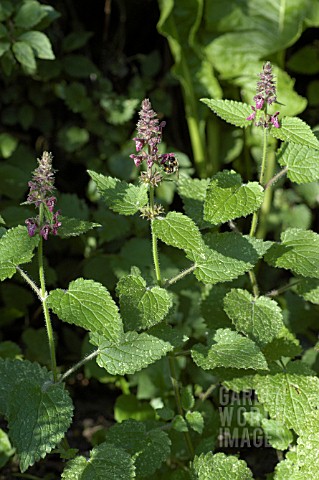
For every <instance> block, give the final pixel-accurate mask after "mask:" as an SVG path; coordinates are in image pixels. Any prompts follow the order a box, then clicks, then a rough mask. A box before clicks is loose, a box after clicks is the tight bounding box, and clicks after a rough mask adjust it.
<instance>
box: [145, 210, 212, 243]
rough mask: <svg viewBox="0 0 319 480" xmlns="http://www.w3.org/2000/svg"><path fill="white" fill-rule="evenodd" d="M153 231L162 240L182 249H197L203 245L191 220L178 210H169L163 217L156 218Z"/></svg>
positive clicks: (198, 232)
mask: <svg viewBox="0 0 319 480" xmlns="http://www.w3.org/2000/svg"><path fill="white" fill-rule="evenodd" d="M153 232H154V233H155V235H156V236H157V237H158V238H159V239H160V240H162V242H165V243H167V245H172V246H173V247H176V248H181V249H182V250H191V251H199V250H201V249H202V248H203V245H204V242H203V239H202V236H201V234H200V231H199V229H198V227H197V226H196V225H195V223H194V222H193V220H191V219H190V218H188V217H187V216H186V215H183V214H182V213H179V212H169V213H168V214H167V215H166V217H165V218H156V219H155V220H154V221H153Z"/></svg>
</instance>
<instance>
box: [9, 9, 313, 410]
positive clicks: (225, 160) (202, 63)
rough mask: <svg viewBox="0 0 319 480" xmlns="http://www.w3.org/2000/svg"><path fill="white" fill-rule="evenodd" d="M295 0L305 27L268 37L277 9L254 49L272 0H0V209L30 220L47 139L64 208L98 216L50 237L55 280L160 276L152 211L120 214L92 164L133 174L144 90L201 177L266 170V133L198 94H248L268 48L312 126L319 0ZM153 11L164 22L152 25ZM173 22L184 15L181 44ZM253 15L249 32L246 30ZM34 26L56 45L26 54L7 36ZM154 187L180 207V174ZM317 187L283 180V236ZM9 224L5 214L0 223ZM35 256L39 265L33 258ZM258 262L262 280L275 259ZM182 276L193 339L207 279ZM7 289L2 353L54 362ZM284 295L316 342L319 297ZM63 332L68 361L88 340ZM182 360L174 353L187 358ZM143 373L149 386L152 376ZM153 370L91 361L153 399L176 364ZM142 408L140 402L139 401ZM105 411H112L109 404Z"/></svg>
mask: <svg viewBox="0 0 319 480" xmlns="http://www.w3.org/2000/svg"><path fill="white" fill-rule="evenodd" d="M23 4H24V5H29V6H30V5H31V4H32V5H33V7H32V8H33V10H32V11H31V12H27V13H26V14H25V16H21V19H20V23H19V22H18V25H17V22H15V23H14V22H13V19H14V18H16V15H17V14H18V12H19V9H21V6H22V5H23ZM287 4H289V8H297V6H298V5H299V7H298V8H299V9H297V11H296V12H297V13H296V16H297V19H296V18H295V19H294V21H291V25H292V27H295V26H296V25H297V24H298V25H299V27H298V28H296V29H295V30H293V29H292V28H291V29H290V30H292V31H291V32H290V33H289V32H288V33H287V32H286V34H287V36H286V39H285V42H283V41H282V42H281V43H280V41H281V40H280V38H279V39H278V38H277V39H275V40H274V38H271V34H272V30H271V24H272V20H273V19H272V16H271V15H270V16H269V18H268V21H269V23H268V26H270V27H269V35H268V38H267V39H266V41H265V45H266V46H265V45H263V44H262V47H263V49H262V50H261V51H260V52H258V51H257V52H256V51H251V44H252V43H254V41H255V43H256V44H257V43H258V42H257V41H256V39H257V38H258V39H259V38H263V37H262V34H263V32H264V35H265V30H264V27H265V23H263V22H264V20H265V18H267V9H268V8H270V7H269V5H270V2H264V1H263V2H259V1H257V2H255V6H254V8H252V2H249V1H242V2H228V3H227V5H226V4H225V2H214V8H215V9H216V10H215V11H213V10H211V7H210V5H211V2H209V1H207V2H205V3H204V2H201V1H190V2H184V3H183V2H175V4H174V8H175V10H174V15H175V16H174V15H173V14H172V11H170V12H169V13H168V14H167V12H166V13H165V11H166V10H169V9H170V8H171V7H172V5H173V2H171V1H167V2H165V0H162V2H157V1H155V0H143V1H141V0H116V1H115V0H114V1H111V0H109V1H108V0H106V1H104V0H94V1H91V2H87V1H85V0H80V1H78V0H68V1H60V0H58V1H55V2H50V1H48V2H44V1H43V2H41V3H38V2H36V1H33V0H29V1H26V2H22V1H21V0H14V1H7V0H3V1H2V2H1V5H0V71H1V77H0V87H1V88H0V103H1V110H0V116H1V127H0V157H1V158H0V195H1V197H0V198H1V211H0V213H1V215H2V217H3V219H4V220H5V222H6V225H5V227H12V226H15V225H18V224H21V223H22V224H23V223H24V220H25V219H26V218H27V217H29V216H32V215H33V211H32V210H30V208H29V207H28V208H27V207H26V206H24V205H22V206H19V203H22V202H23V201H24V200H25V196H26V192H27V183H28V181H29V179H30V175H31V173H30V172H31V171H32V170H33V169H34V167H35V165H36V157H37V156H40V155H41V153H42V151H43V150H44V149H46V150H50V151H52V152H53V155H54V167H55V168H56V169H57V171H58V172H57V175H56V186H57V189H58V191H59V192H60V193H59V195H58V207H59V208H60V209H61V211H62V214H64V215H67V216H70V217H75V218H80V219H83V220H91V221H95V222H99V223H100V224H102V225H103V227H101V228H100V229H97V230H96V231H94V233H90V234H89V235H86V236H85V237H81V238H74V239H69V240H67V241H62V240H61V239H59V238H53V239H50V241H49V242H48V243H47V245H46V255H47V259H48V265H47V269H46V272H47V280H48V282H47V283H48V286H49V287H52V286H59V287H66V286H67V284H68V283H69V281H71V280H72V279H74V278H76V277H77V276H83V277H84V278H93V279H95V280H97V281H100V282H101V283H103V284H104V285H106V286H107V287H108V288H109V289H110V290H111V291H113V292H114V288H115V285H116V282H117V281H118V279H119V278H120V277H121V276H122V275H123V274H124V273H128V272H129V271H130V268H131V265H133V264H134V265H136V266H138V267H139V268H140V269H141V271H142V272H143V274H144V275H146V276H151V275H152V273H151V270H152V260H151V256H150V254H149V255H148V253H145V252H148V251H149V252H150V249H149V241H148V240H147V238H148V233H147V232H148V226H147V225H145V223H146V222H142V221H141V220H140V219H139V218H137V217H134V218H126V217H121V218H118V217H117V216H115V215H114V214H113V213H112V212H111V211H109V210H107V209H106V207H105V206H104V204H102V203H100V201H99V199H98V195H97V193H96V190H95V187H94V185H93V183H92V182H91V181H89V176H88V174H87V173H86V170H87V169H92V170H94V171H98V172H101V173H103V174H110V175H112V176H116V177H118V178H120V179H124V180H130V181H135V180H136V179H137V172H136V169H135V168H134V164H133V162H132V161H131V160H130V159H129V154H130V153H132V152H133V142H132V141H131V139H132V137H133V135H134V131H135V123H136V119H137V115H136V112H137V110H138V109H139V106H140V103H141V100H142V99H143V98H145V97H150V99H151V101H152V105H153V107H154V109H155V110H156V111H157V112H158V113H159V117H160V118H165V120H166V121H167V127H166V129H165V141H166V142H167V143H168V146H167V148H166V150H168V151H177V152H179V154H178V158H179V161H180V165H181V168H180V171H181V175H184V176H191V175H193V174H195V175H196V174H197V175H199V176H201V177H205V176H207V175H211V174H212V173H215V172H216V171H217V170H219V169H223V168H227V169H230V168H232V167H234V168H235V169H236V170H237V171H238V172H240V173H241V175H242V177H243V179H248V178H252V177H254V175H255V174H256V172H257V171H258V163H257V162H258V158H259V154H260V144H258V142H257V143H253V140H252V137H251V136H250V135H249V132H248V133H244V132H242V131H240V132H238V131H237V129H235V128H232V127H230V126H227V125H225V124H224V123H223V122H222V121H219V120H218V119H216V117H215V116H214V115H213V114H212V113H211V112H210V111H209V109H207V108H206V106H203V105H200V104H199V101H198V100H199V98H201V97H203V96H207V97H209V96H211V97H215V98H221V97H224V98H233V99H243V100H245V101H246V102H250V101H251V100H250V99H251V98H252V96H253V94H254V88H255V87H254V85H255V81H256V73H257V72H258V71H259V70H260V65H261V64H262V62H263V61H264V60H271V61H272V62H274V64H276V65H277V66H278V67H279V68H280V71H278V72H276V75H277V76H278V80H279V82H278V91H279V95H278V98H279V101H282V103H284V104H285V105H284V106H283V109H284V110H285V114H288V115H295V114H299V115H300V116H301V117H302V118H304V119H305V121H307V122H308V123H309V124H310V125H312V126H313V127H315V126H316V123H317V121H318V120H317V119H318V100H319V98H318V91H319V89H318V86H319V85H318V80H317V75H318V72H319V60H318V58H319V55H318V44H317V43H316V37H317V33H318V29H317V27H318V25H319V7H318V2H317V1H316V2H314V1H311V0H310V1H306V0H304V1H303V2H299V3H298V2H294V1H291V2H287ZM297 4H298V5H297ZM39 6H40V7H39ZM226 7H227V8H226ZM30 8H31V7H30ZM258 8H260V16H259V13H258ZM225 9H226V10H225ZM301 11H303V12H304V13H303V14H302V15H303V18H301V16H302V15H301ZM263 14H265V17H263ZM20 15H21V14H20ZM298 15H299V17H298ZM288 17H289V15H288ZM196 18H197V19H198V21H196ZM256 18H257V20H258V21H259V22H260V23H259V24H258V21H256ZM159 20H160V24H159V30H160V32H161V33H159V32H158V30H157V24H158V22H159ZM172 22H175V25H177V27H178V29H177V30H178V33H179V37H178V39H177V43H176V38H174V29H173V28H172ZM247 22H248V23H247ZM249 22H250V23H249ZM294 22H295V23H294ZM248 26H249V27H250V29H251V31H249V29H248V33H247V31H245V32H244V30H247V28H248ZM259 27H260V28H259ZM307 27H308V28H307ZM309 27H311V28H309ZM258 29H259V30H258ZM30 30H31V31H37V32H42V33H43V34H45V35H47V37H48V39H50V42H51V44H52V52H53V53H52V52H51V50H50V46H49V45H47V44H45V45H46V49H45V51H42V50H41V51H40V50H37V49H36V48H35V49H34V48H33V50H32V51H31V53H30V51H29V50H28V51H27V53H26V52H25V50H24V51H23V52H22V53H23V54H19V51H18V50H17V47H15V48H13V45H14V44H15V43H16V42H19V41H21V35H22V39H23V35H25V34H26V33H27V32H30ZM288 30H289V28H288ZM190 32H191V34H190ZM227 35H229V36H227ZM236 35H239V37H236ZM165 37H166V38H165ZM24 38H26V37H24ZM238 38H239V39H240V42H241V44H240V46H241V48H242V53H239V54H238V55H237V56H236V51H235V50H233V49H232V48H235V47H236V39H237V40H238ZM19 39H20V40H19ZM42 40H43V39H42ZM276 41H277V44H276ZM174 42H175V43H174ZM179 42H180V43H179ZM245 42H246V43H245ZM267 42H268V43H267ZM278 42H279V43H280V44H279V43H278ZM261 43H262V42H261ZM20 47H21V45H20ZM259 47H260V44H259ZM32 52H33V53H32ZM34 53H35V56H34ZM237 53H238V52H237ZM184 61H186V63H183V62H184ZM174 64H175V66H174V67H173V69H172V66H173V65H174ZM185 65H186V67H185ZM185 68H186V69H189V72H191V75H190V77H191V80H190V81H189V82H187V81H186V76H183V75H184V72H185ZM286 72H288V73H286ZM288 74H289V75H290V76H288ZM293 78H295V79H296V83H295V84H294V80H293ZM192 95H193V96H192ZM194 106H195V107H194ZM194 108H195V110H196V112H194ZM190 118H193V119H194V118H195V119H196V121H195V123H196V125H197V126H198V127H199V128H198V131H196V132H195V133H194V132H193V133H192V127H191V124H190V121H189V119H190ZM194 138H197V139H199V138H201V142H202V146H204V152H205V161H207V165H208V167H207V169H205V168H203V167H202V166H200V163H198V162H197V160H196V151H195V150H196V149H194ZM159 196H160V200H161V202H162V203H163V204H164V205H165V206H169V205H171V204H173V205H174V208H175V209H176V210H178V209H180V205H181V204H180V199H179V198H178V196H177V195H176V192H175V187H174V185H173V184H165V186H163V187H161V189H160V190H159ZM318 196H319V187H318V183H312V184H307V185H299V186H296V187H294V188H291V186H290V185H289V183H288V182H287V183H286V184H285V185H284V184H281V185H280V188H278V189H277V191H276V193H275V197H274V203H273V207H272V208H271V209H270V210H269V212H268V217H267V224H265V225H263V228H264V232H265V233H266V237H267V238H272V239H273V238H275V239H277V238H276V231H277V230H278V228H279V227H280V226H284V227H285V228H286V227H289V226H298V227H301V228H310V227H312V228H313V229H314V230H315V231H316V226H317V225H318V212H317V211H316V210H315V207H317V205H318ZM243 229H244V230H245V225H243ZM4 231H5V228H4V226H3V227H1V233H4ZM161 261H162V268H163V271H164V272H165V271H166V272H178V270H179V269H180V268H183V266H184V264H183V260H182V259H181V257H180V256H179V254H178V253H176V252H172V251H171V250H170V249H169V248H163V250H162V257H161ZM27 268H28V270H29V271H30V272H31V273H32V272H33V276H34V278H36V269H35V268H34V269H33V267H32V266H28V267H27ZM262 273H263V276H264V282H265V288H266V287H267V284H268V283H269V282H268V278H269V277H268V271H267V269H266V270H265V272H262ZM277 275H278V276H279V275H282V272H278V273H277ZM188 282H189V280H187V279H185V280H183V281H182V282H181V284H180V285H179V286H176V287H174V288H176V292H177V291H178V292H179V293H180V294H181V298H182V299H183V304H182V305H178V306H177V308H178V309H179V312H180V317H179V319H180V323H182V322H183V329H184V332H185V334H188V335H189V336H192V337H193V338H195V339H196V338H199V337H200V335H201V334H202V332H203V315H204V314H203V312H200V311H199V307H198V303H199V298H200V289H199V287H198V290H194V288H193V286H189V283H188ZM269 285H271V284H270V283H269ZM221 288H223V287H221ZM1 299H2V306H1V309H0V313H1V317H0V326H1V334H0V335H1V336H0V340H1V342H2V343H1V344H0V355H3V356H12V357H14V356H16V355H20V354H22V352H23V355H25V357H26V358H29V359H30V360H36V361H39V362H40V363H41V364H46V363H47V361H48V352H47V348H46V342H45V341H43V340H44V338H45V331H44V329H43V324H42V316H41V312H40V311H39V309H38V307H37V305H36V303H34V298H33V296H32V295H31V294H30V292H29V291H28V290H27V288H26V287H25V286H24V285H23V284H22V283H21V282H20V281H19V279H16V278H14V279H13V280H12V281H10V282H7V283H5V284H3V285H1ZM285 301H286V303H287V305H289V309H290V311H292V312H295V313H293V314H292V315H290V317H289V322H290V325H291V326H292V330H293V331H295V332H297V333H298V334H302V339H303V341H304V342H305V343H306V344H307V342H312V341H313V339H314V337H315V335H316V333H317V327H315V319H316V316H317V314H318V311H317V307H316V306H313V305H310V304H306V307H305V306H304V305H305V304H304V303H303V302H301V301H299V299H298V297H297V296H296V295H294V294H292V293H288V294H287V295H286V298H285ZM292 305H293V307H292ZM208 307H209V306H208ZM26 308H27V311H28V312H29V313H28V316H26V315H25V309H26ZM204 308H205V306H204ZM287 315H288V314H287ZM300 317H301V318H302V319H303V322H304V323H303V325H302V326H301V325H300V322H299V321H298V318H300ZM307 327H309V328H308V330H307V331H306V330H305V329H306V328H307ZM55 331H56V332H57V336H58V338H59V344H58V345H59V347H58V348H59V350H58V356H59V364H60V365H67V364H69V363H71V362H74V361H76V360H78V359H79V358H80V357H81V353H83V352H85V351H86V350H87V349H88V345H87V339H86V338H84V337H83V332H82V331H81V330H80V329H76V328H71V327H68V326H64V325H63V326H61V325H60V324H58V323H56V325H55ZM13 342H14V343H13ZM311 361H312V360H311ZM183 367H184V365H180V369H181V370H182V369H183ZM160 373H161V375H160ZM147 375H148V384H147V385H148V386H144V385H145V384H146V383H144V385H143V382H145V378H146V377H147ZM147 375H146V374H145V372H143V371H142V372H141V373H140V374H138V375H135V376H133V378H131V379H129V380H120V379H119V378H115V377H114V378H113V377H112V376H110V375H107V374H105V372H103V371H102V370H101V369H100V368H99V367H97V366H93V365H89V366H87V367H86V369H85V377H86V378H90V377H95V378H96V379H98V380H99V381H101V382H104V383H109V384H110V385H112V384H115V385H116V388H117V389H116V395H118V394H119V393H120V392H124V393H128V391H129V389H130V388H132V389H133V390H134V389H135V390H136V389H137V392H138V395H139V398H145V399H150V398H152V396H155V395H156V394H158V393H159V392H161V391H164V390H165V389H167V390H168V389H169V388H171V387H170V383H169V378H168V377H169V375H168V372H167V371H165V369H164V370H163V367H162V365H160V366H159V365H156V366H153V367H152V368H151V369H149V372H148V374H147ZM184 376H185V377H186V384H187V383H188V379H189V378H193V379H194V378H196V377H200V379H198V380H197V383H201V382H202V386H205V385H209V384H210V382H211V380H212V379H211V378H210V376H209V374H208V373H203V372H201V373H200V372H199V370H198V369H197V367H194V365H193V366H190V367H189V369H188V372H184ZM159 377H160V378H159ZM150 379H151V380H150ZM83 382H84V384H85V383H86V380H83ZM76 388H78V387H76ZM79 388H81V387H79ZM148 388H149V391H148ZM135 390H134V391H135ZM75 398H77V390H76V389H75ZM134 399H135V397H133V398H132V399H131V401H132V402H134ZM138 408H139V406H138V405H137V406H136V410H138ZM143 408H144V407H143ZM143 408H142V407H141V410H142V414H144V415H145V416H146V417H147V415H148V412H147V408H146V407H145V409H144V410H143ZM119 410H120V409H119ZM119 410H118V412H117V415H119ZM142 414H141V415H142ZM108 415H109V419H112V414H111V413H110V412H109V413H108Z"/></svg>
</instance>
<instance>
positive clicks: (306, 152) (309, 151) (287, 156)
mask: <svg viewBox="0 0 319 480" xmlns="http://www.w3.org/2000/svg"><path fill="white" fill-rule="evenodd" d="M277 159H278V162H279V164H280V165H281V166H286V167H288V172H287V176H288V178H289V179H290V180H291V181H292V182H296V183H310V182H314V181H316V180H319V150H314V149H313V148H309V147H307V146H305V145H297V144H295V143H288V144H287V143H284V144H283V145H282V147H281V148H280V150H279V152H278V154H277Z"/></svg>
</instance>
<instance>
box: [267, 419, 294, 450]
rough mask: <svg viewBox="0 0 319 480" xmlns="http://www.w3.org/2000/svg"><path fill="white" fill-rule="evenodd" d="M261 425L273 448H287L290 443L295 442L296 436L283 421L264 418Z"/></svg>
mask: <svg viewBox="0 0 319 480" xmlns="http://www.w3.org/2000/svg"><path fill="white" fill-rule="evenodd" d="M261 425H262V428H263V430H264V432H265V435H266V438H267V441H268V442H269V443H270V445H271V446H272V447H273V448H276V449H277V450H287V449H288V447H289V445H290V444H292V443H293V439H294V438H293V435H292V432H291V431H290V430H289V428H287V427H286V426H285V425H283V424H282V423H280V422H277V421H276V420H269V419H268V418H263V419H262V421H261Z"/></svg>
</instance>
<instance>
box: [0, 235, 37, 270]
mask: <svg viewBox="0 0 319 480" xmlns="http://www.w3.org/2000/svg"><path fill="white" fill-rule="evenodd" d="M39 239H40V238H39V236H38V235H36V236H34V237H30V236H29V234H28V230H27V228H26V227H22V226H21V225H20V226H18V227H15V228H12V229H11V230H8V231H7V233H5V235H3V236H2V237H1V239H0V280H4V279H5V278H11V277H12V275H14V273H15V272H16V266H17V265H20V264H22V263H27V262H30V261H31V259H32V257H33V250H34V248H35V247H36V246H37V245H38V243H39Z"/></svg>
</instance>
